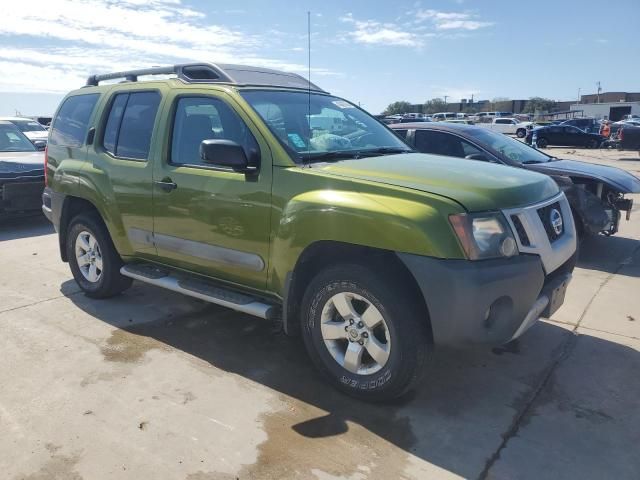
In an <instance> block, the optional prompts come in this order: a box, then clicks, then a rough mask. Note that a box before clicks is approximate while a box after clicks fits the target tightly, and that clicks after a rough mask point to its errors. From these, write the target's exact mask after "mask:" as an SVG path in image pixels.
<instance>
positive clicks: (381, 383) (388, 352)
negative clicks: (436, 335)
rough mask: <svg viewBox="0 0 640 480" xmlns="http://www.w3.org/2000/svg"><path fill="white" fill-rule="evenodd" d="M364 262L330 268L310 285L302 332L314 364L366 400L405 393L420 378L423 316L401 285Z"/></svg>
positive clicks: (425, 339) (424, 351)
mask: <svg viewBox="0 0 640 480" xmlns="http://www.w3.org/2000/svg"><path fill="white" fill-rule="evenodd" d="M400 283H401V282H392V281H384V280H382V279H380V278H379V276H378V274H377V273H376V272H374V271H373V270H370V269H368V268H366V267H364V266H361V265H357V264H351V265H339V266H333V267H329V268H327V269H325V270H323V271H322V272H320V273H319V274H318V275H317V276H316V277H315V279H314V280H313V281H312V282H311V284H310V285H309V287H308V289H307V291H306V293H305V296H304V300H303V305H302V308H303V310H302V313H303V320H302V321H303V325H302V327H303V328H302V332H303V337H304V342H305V345H306V347H307V351H308V352H309V355H310V356H311V359H312V360H313V362H314V363H315V365H316V366H317V367H318V368H319V369H320V370H321V371H322V372H323V373H324V374H326V375H327V376H328V377H329V379H330V380H331V381H332V382H333V383H334V384H335V385H336V386H337V387H338V388H339V389H340V390H342V391H344V392H346V393H348V394H350V395H353V396H356V397H359V398H362V399H365V400H369V401H382V400H389V399H393V398H396V397H399V396H401V395H402V394H404V393H406V392H407V391H408V390H409V389H411V387H412V386H413V385H414V384H415V382H416V381H417V380H418V379H419V378H420V373H421V371H422V366H423V363H424V359H425V356H426V354H427V350H428V348H429V338H428V335H427V329H426V321H427V319H426V318H418V317H419V315H417V312H420V311H422V310H421V309H420V308H419V306H417V305H416V302H415V300H414V299H412V298H410V296H409V295H407V294H406V292H405V290H404V289H403V288H402V285H401V284H400Z"/></svg>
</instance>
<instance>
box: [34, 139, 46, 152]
mask: <svg viewBox="0 0 640 480" xmlns="http://www.w3.org/2000/svg"><path fill="white" fill-rule="evenodd" d="M33 145H34V146H35V147H36V149H37V150H38V151H40V152H42V151H44V149H45V148H47V142H45V141H44V140H36V141H35V142H33Z"/></svg>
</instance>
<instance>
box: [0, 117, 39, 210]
mask: <svg viewBox="0 0 640 480" xmlns="http://www.w3.org/2000/svg"><path fill="white" fill-rule="evenodd" d="M43 189H44V152H42V151H39V150H38V149H37V148H36V147H35V145H34V144H33V143H31V141H29V139H28V138H27V137H26V136H24V135H23V134H22V132H21V131H20V130H19V129H18V128H17V127H16V126H15V125H14V124H13V123H10V122H6V121H1V120H0V219H4V218H7V217H15V216H20V215H24V214H28V213H34V212H39V211H40V209H41V207H42V191H43Z"/></svg>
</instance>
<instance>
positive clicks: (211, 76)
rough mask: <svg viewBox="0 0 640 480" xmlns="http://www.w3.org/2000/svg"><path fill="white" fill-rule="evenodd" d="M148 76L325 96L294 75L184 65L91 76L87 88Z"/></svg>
mask: <svg viewBox="0 0 640 480" xmlns="http://www.w3.org/2000/svg"><path fill="white" fill-rule="evenodd" d="M147 75H176V76H177V77H178V78H179V79H181V80H182V81H184V82H186V83H230V84H235V85H245V86H275V87H287V88H296V89H301V90H313V91H316V92H324V90H322V89H321V88H320V87H318V86H316V85H314V84H313V83H311V82H309V81H308V80H307V79H306V78H304V77H302V76H300V75H297V74H295V73H289V72H281V71H278V70H271V69H269V68H261V67H249V66H244V65H231V64H213V63H185V64H179V65H172V66H165V67H152V68H142V69H138V70H126V71H123V72H113V73H105V74H101V75H91V76H90V77H89V78H88V79H87V84H86V86H97V85H99V84H100V82H103V81H105V80H116V79H119V78H122V79H124V80H125V81H128V82H137V81H138V77H141V76H147Z"/></svg>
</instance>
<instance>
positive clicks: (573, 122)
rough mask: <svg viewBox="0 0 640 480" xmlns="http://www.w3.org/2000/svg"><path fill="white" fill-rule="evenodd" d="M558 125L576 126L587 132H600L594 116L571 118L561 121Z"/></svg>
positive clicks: (598, 123)
mask: <svg viewBox="0 0 640 480" xmlns="http://www.w3.org/2000/svg"><path fill="white" fill-rule="evenodd" d="M560 125H566V126H572V127H578V128H579V129H580V130H582V131H585V132H587V133H600V122H599V121H598V120H596V119H595V118H572V119H570V120H565V121H564V122H561V123H560Z"/></svg>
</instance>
